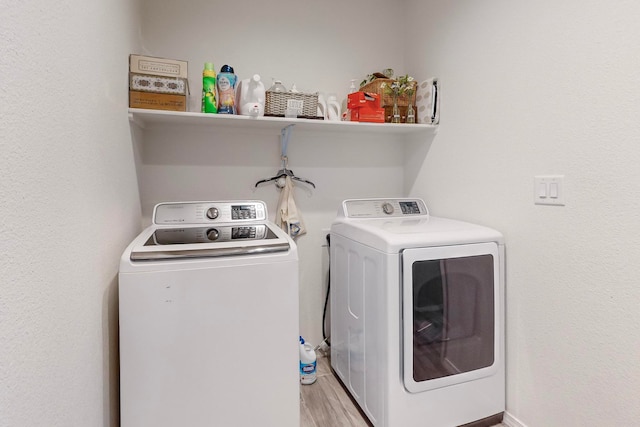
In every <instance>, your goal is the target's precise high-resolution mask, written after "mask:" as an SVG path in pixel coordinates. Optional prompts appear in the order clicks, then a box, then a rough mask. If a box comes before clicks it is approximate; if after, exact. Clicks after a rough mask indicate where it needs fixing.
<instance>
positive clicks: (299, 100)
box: [264, 90, 323, 120]
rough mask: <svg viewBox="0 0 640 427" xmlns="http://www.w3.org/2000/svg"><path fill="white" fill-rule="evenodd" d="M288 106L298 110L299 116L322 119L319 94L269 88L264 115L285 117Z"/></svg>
mask: <svg viewBox="0 0 640 427" xmlns="http://www.w3.org/2000/svg"><path fill="white" fill-rule="evenodd" d="M288 106H291V108H293V109H297V110H298V117H301V118H305V119H320V120H322V119H323V117H318V94H317V93H301V92H274V91H270V90H268V91H267V92H266V97H265V105H264V115H265V116H272V117H274V116H275V117H284V113H285V111H286V109H287V107H288Z"/></svg>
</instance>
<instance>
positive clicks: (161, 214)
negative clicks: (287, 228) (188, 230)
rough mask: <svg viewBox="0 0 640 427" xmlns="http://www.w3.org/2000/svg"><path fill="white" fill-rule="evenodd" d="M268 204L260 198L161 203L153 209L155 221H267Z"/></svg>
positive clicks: (178, 222) (203, 222)
mask: <svg viewBox="0 0 640 427" xmlns="http://www.w3.org/2000/svg"><path fill="white" fill-rule="evenodd" d="M266 219H267V205H266V204H265V203H264V202H262V201H259V200H234V201H221V202H177V203H160V204H158V205H156V207H155V208H154V209H153V223H154V224H159V225H176V224H217V223H238V222H256V221H266Z"/></svg>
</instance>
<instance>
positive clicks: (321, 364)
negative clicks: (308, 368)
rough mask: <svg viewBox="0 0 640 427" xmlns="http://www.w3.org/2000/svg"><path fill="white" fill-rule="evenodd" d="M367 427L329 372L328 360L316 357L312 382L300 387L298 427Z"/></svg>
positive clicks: (366, 422)
mask: <svg viewBox="0 0 640 427" xmlns="http://www.w3.org/2000/svg"><path fill="white" fill-rule="evenodd" d="M319 356H320V354H319ZM369 426H371V424H370V423H369V422H368V420H367V419H366V417H365V416H364V415H363V414H362V413H360V411H359V409H358V407H357V406H356V404H355V403H354V402H353V401H352V400H351V398H350V396H349V394H348V393H347V392H346V390H345V389H344V387H342V384H341V383H340V382H339V381H338V379H337V378H336V377H335V376H334V374H333V372H332V371H331V366H330V363H329V358H328V357H324V356H322V357H318V362H317V380H316V382H315V383H313V384H309V385H304V384H303V385H301V386H300V427H369Z"/></svg>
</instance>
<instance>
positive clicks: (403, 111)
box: [360, 78, 417, 123]
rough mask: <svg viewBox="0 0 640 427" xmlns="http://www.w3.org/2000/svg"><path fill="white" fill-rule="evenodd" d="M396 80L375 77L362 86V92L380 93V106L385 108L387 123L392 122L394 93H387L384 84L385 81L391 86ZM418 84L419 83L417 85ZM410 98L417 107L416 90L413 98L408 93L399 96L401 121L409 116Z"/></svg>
mask: <svg viewBox="0 0 640 427" xmlns="http://www.w3.org/2000/svg"><path fill="white" fill-rule="evenodd" d="M394 81H395V80H393V79H380V78H379V79H375V80H374V81H372V82H369V83H367V84H366V85H364V86H362V87H361V88H360V92H373V93H377V94H378V95H380V106H381V107H383V108H384V121H385V122H386V123H389V122H391V115H392V113H393V95H392V94H390V93H385V90H384V88H383V87H382V84H383V83H385V84H386V85H387V86H390V85H391V83H393V82H394ZM416 86H417V85H416ZM409 100H411V104H412V105H413V107H414V108H415V105H416V91H415V90H414V91H413V94H412V95H411V98H409V96H408V95H406V94H404V95H400V96H399V97H398V107H399V110H400V119H401V120H400V121H401V123H404V122H405V120H406V117H407V109H408V107H409Z"/></svg>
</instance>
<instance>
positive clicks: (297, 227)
mask: <svg viewBox="0 0 640 427" xmlns="http://www.w3.org/2000/svg"><path fill="white" fill-rule="evenodd" d="M283 179H284V181H285V182H284V187H282V189H281V190H280V199H279V200H278V212H277V213H276V224H277V225H278V226H280V228H282V229H283V230H284V231H286V232H287V233H288V234H289V236H291V238H293V239H295V238H296V237H298V236H302V235H303V234H306V232H307V229H306V228H305V226H304V221H303V220H302V215H301V214H300V212H299V211H298V207H297V206H296V201H295V199H294V197H293V181H292V180H291V177H289V176H286V177H284V178H283Z"/></svg>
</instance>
